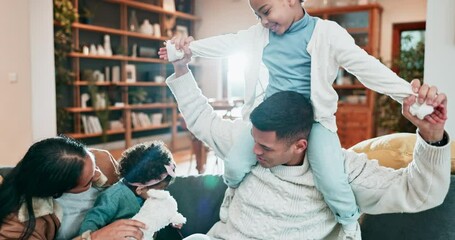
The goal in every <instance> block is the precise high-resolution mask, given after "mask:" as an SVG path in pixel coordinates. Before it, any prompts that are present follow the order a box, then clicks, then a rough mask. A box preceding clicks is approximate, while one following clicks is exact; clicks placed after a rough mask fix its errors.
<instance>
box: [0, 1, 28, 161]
mask: <svg viewBox="0 0 455 240" xmlns="http://www.w3.org/2000/svg"><path fill="white" fill-rule="evenodd" d="M28 9H29V2H28V1H27V0H15V1H3V2H2V7H1V8H0V29H2V31H3V33H4V34H2V37H1V38H0V39H1V40H0V52H1V53H2V57H1V58H0V109H1V113H0V123H1V124H0V152H1V153H2V155H3V156H2V157H1V158H0V164H1V165H5V164H14V163H16V162H17V161H18V160H19V159H20V158H21V157H22V155H23V154H24V153H25V151H26V149H27V147H28V146H29V145H30V143H31V142H32V124H31V112H32V111H31V110H32V107H31V84H30V81H31V80H30V45H29V41H30V31H29V30H30V23H29V12H28ZM9 73H17V76H18V81H17V82H16V83H10V82H9V80H8V74H9Z"/></svg>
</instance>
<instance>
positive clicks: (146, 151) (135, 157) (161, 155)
mask: <svg viewBox="0 0 455 240" xmlns="http://www.w3.org/2000/svg"><path fill="white" fill-rule="evenodd" d="M171 162H173V158H172V154H171V152H170V151H169V149H167V148H166V146H165V145H164V143H163V142H161V141H151V142H146V143H140V144H137V145H134V146H132V147H131V148H129V149H127V150H125V152H123V153H122V157H121V158H120V176H121V177H123V178H125V180H126V181H127V182H130V183H146V182H148V181H150V180H152V179H159V178H160V176H161V174H163V173H166V172H167V171H166V168H165V167H164V165H169V164H170V163H171ZM168 178H169V179H166V181H167V180H171V179H172V177H170V176H168Z"/></svg>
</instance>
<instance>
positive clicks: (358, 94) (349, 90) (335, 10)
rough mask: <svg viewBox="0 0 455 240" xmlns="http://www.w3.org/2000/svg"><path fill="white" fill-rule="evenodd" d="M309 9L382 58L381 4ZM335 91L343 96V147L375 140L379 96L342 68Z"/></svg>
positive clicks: (340, 115) (339, 121)
mask: <svg viewBox="0 0 455 240" xmlns="http://www.w3.org/2000/svg"><path fill="white" fill-rule="evenodd" d="M306 10H307V12H308V13H309V14H310V15H312V16H318V17H321V18H323V19H329V20H332V21H335V22H337V23H338V24H340V25H341V26H342V27H344V28H345V29H346V30H347V31H348V32H349V33H350V34H351V36H352V37H353V38H354V40H355V42H356V44H357V45H358V46H360V47H361V48H363V49H364V50H365V51H366V52H368V53H369V54H370V55H372V56H374V57H379V38H380V22H381V12H382V7H381V6H380V5H379V4H368V5H354V6H345V7H326V8H318V9H306ZM334 88H335V90H336V91H337V93H338V96H339V102H338V111H337V113H336V118H337V126H338V135H339V137H340V141H341V145H342V146H343V147H345V148H348V147H351V146H352V145H354V144H356V143H358V142H360V141H362V140H365V139H368V138H371V137H373V136H374V135H375V132H374V129H375V128H374V119H373V118H374V116H373V114H374V105H375V104H374V102H375V93H374V92H372V91H370V90H368V89H366V88H365V87H364V86H363V85H362V84H361V83H360V82H359V81H358V80H357V79H356V78H355V77H354V76H353V75H351V74H349V73H348V72H346V71H344V69H340V71H339V74H338V77H337V79H336V81H335V84H334Z"/></svg>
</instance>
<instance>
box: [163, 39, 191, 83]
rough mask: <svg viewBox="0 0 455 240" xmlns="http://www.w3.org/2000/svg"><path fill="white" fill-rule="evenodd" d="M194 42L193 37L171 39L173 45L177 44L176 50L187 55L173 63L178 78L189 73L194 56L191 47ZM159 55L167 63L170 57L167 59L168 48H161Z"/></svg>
mask: <svg viewBox="0 0 455 240" xmlns="http://www.w3.org/2000/svg"><path fill="white" fill-rule="evenodd" d="M192 41H194V39H193V37H191V36H190V37H173V38H172V39H171V43H174V44H175V48H176V49H177V50H183V52H184V53H185V55H184V57H183V58H182V59H180V60H176V61H174V62H172V65H174V71H175V75H176V77H180V76H182V75H183V74H186V73H187V72H188V71H189V70H188V63H189V62H190V61H191V55H192V53H191V50H190V48H189V46H190V43H191V42H192ZM158 55H159V57H160V59H163V60H166V61H167V60H168V57H167V49H166V47H163V48H160V50H159V51H158Z"/></svg>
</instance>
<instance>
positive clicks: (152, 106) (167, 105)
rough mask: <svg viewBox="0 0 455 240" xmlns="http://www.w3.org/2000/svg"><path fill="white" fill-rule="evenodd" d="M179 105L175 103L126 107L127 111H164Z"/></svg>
mask: <svg viewBox="0 0 455 240" xmlns="http://www.w3.org/2000/svg"><path fill="white" fill-rule="evenodd" d="M175 107H177V105H176V104H175V103H148V104H140V105H128V106H125V107H124V108H125V109H129V110H141V109H163V108H175Z"/></svg>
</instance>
